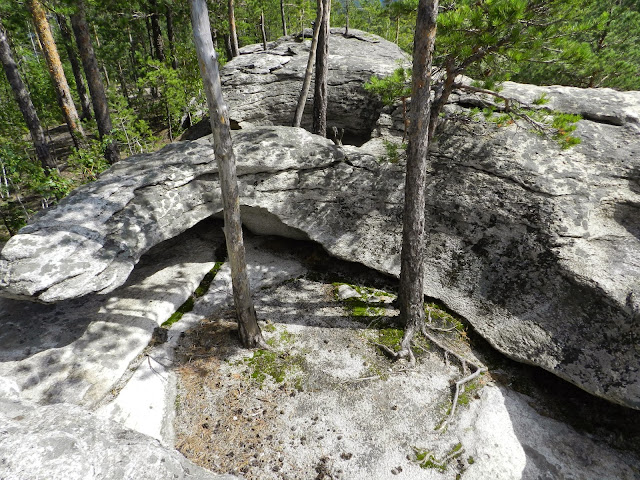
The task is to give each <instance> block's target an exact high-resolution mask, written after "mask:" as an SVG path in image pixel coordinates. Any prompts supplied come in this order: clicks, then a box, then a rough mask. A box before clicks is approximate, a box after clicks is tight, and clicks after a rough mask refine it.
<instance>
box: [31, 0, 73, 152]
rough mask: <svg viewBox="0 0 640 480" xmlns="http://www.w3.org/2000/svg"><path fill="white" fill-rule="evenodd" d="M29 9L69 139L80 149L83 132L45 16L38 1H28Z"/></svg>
mask: <svg viewBox="0 0 640 480" xmlns="http://www.w3.org/2000/svg"><path fill="white" fill-rule="evenodd" d="M29 8H30V10H31V14H32V16H33V22H34V25H35V28H36V32H37V34H38V38H39V40H40V44H41V45H42V52H43V53H44V58H45V60H46V62H47V67H48V68H49V74H50V75H51V80H52V81H53V85H54V87H55V90H56V95H57V97H58V103H59V105H60V108H61V109H62V114H63V115H64V119H65V122H66V123H67V126H68V128H69V133H71V137H72V138H73V143H74V145H75V146H76V148H80V147H82V144H83V140H84V130H83V129H82V125H81V124H80V119H79V118H78V112H77V110H76V106H75V105H74V104H73V98H72V97H71V92H70V91H69V84H68V83H67V77H65V75H64V70H63V69H62V63H60V55H59V54H58V49H57V47H56V44H55V41H54V40H53V35H52V34H51V28H50V27H49V22H48V20H47V16H46V14H45V11H44V8H43V7H42V4H41V3H40V1H39V0H29Z"/></svg>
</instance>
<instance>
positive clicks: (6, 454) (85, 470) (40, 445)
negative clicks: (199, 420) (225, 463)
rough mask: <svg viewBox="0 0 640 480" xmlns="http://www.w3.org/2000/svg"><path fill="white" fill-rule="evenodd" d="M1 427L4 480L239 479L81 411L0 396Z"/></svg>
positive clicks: (0, 464) (0, 465) (0, 461)
mask: <svg viewBox="0 0 640 480" xmlns="http://www.w3.org/2000/svg"><path fill="white" fill-rule="evenodd" d="M3 382H5V383H6V381H5V380H3V379H1V378H0V384H2V383H3ZM0 425H1V427H0V478H6V479H36V478H47V479H50V480H76V479H77V480H85V479H87V478H105V479H140V480H142V479H148V480H157V479H160V478H174V479H185V480H186V479H192V480H232V479H234V478H237V477H234V476H230V475H215V474H213V473H211V472H209V471H207V470H205V469H203V468H201V467H198V466H197V465H195V464H193V463H191V462H190V461H189V460H187V459H186V458H184V457H183V456H182V455H180V454H179V453H178V452H176V451H175V450H172V449H168V448H167V447H164V446H162V445H161V444H160V442H158V441H157V440H154V439H152V438H150V437H147V436H145V435H142V434H140V433H138V432H134V431H132V430H126V429H124V428H123V427H122V426H120V425H119V424H117V423H115V422H112V421H109V420H105V419H102V418H100V417H98V416H96V415H93V414H92V413H91V412H89V411H88V410H86V409H84V408H82V407H79V406H77V405H72V404H65V403H58V404H55V405H47V406H37V405H35V404H33V403H30V402H28V401H25V400H22V399H20V398H19V395H17V394H13V395H10V396H5V395H2V394H1V392H0Z"/></svg>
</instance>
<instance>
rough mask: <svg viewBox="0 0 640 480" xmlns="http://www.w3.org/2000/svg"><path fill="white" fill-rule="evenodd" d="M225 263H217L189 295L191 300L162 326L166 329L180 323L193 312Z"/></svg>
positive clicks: (186, 301) (180, 307) (187, 300)
mask: <svg viewBox="0 0 640 480" xmlns="http://www.w3.org/2000/svg"><path fill="white" fill-rule="evenodd" d="M222 265H223V262H216V263H215V265H214V266H213V268H212V269H211V270H209V271H208V272H207V274H206V275H205V276H204V278H203V279H202V280H201V281H200V284H199V285H198V286H197V288H196V289H195V290H194V292H193V294H191V295H189V298H187V299H186V300H185V302H184V303H183V304H182V305H180V306H179V307H178V309H177V310H176V311H175V312H174V313H173V314H172V315H171V316H170V317H169V318H168V319H167V320H166V321H164V322H163V323H162V326H163V327H165V328H168V327H170V326H171V325H173V324H174V323H176V322H177V321H179V320H180V319H181V318H182V316H183V315H184V314H185V313H188V312H190V311H191V310H193V306H194V304H195V301H196V299H197V298H200V297H202V296H203V295H204V294H205V293H207V291H208V290H209V287H210V286H211V282H213V279H214V278H215V277H216V275H217V274H218V271H219V270H220V268H221V267H222Z"/></svg>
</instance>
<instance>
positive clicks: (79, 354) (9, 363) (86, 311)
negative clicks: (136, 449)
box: [0, 223, 224, 406]
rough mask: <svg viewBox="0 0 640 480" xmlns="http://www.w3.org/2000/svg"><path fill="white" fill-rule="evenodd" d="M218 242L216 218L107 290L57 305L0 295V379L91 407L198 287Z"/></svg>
mask: <svg viewBox="0 0 640 480" xmlns="http://www.w3.org/2000/svg"><path fill="white" fill-rule="evenodd" d="M223 243H224V236H223V234H222V230H221V228H220V226H219V224H218V223H214V227H211V226H206V225H205V226H204V227H200V228H198V227H196V229H194V230H192V231H189V232H188V233H186V234H184V235H181V236H178V237H176V238H175V239H173V240H171V241H169V242H167V243H165V244H163V245H159V246H158V247H156V248H155V249H153V251H152V252H150V254H149V255H148V256H147V257H145V258H144V259H143V260H142V261H141V262H140V264H139V265H138V268H137V269H136V271H135V272H134V273H133V274H132V275H131V277H130V278H129V280H128V281H127V283H126V284H125V285H123V286H122V287H120V288H118V289H117V290H116V291H114V292H113V293H112V294H111V295H109V296H105V295H87V296H85V297H82V298H80V299H75V300H67V301H62V302H59V303H57V304H55V305H44V304H37V303H33V302H30V301H24V300H23V301H19V300H12V299H6V298H2V299H0V312H1V314H0V376H7V377H11V378H13V379H14V380H15V381H16V382H17V384H18V385H19V386H20V389H21V390H22V394H23V396H24V398H26V399H30V400H32V401H36V402H39V403H59V402H66V403H75V404H82V405H86V406H94V405H96V404H97V403H99V402H100V401H101V400H102V399H103V398H104V396H105V395H107V393H108V392H109V391H110V390H111V389H112V388H114V387H115V386H116V383H117V382H118V381H119V380H120V378H121V377H122V376H123V375H125V374H126V372H127V369H128V368H129V365H130V364H131V362H132V361H134V359H136V357H138V356H139V355H140V354H141V352H142V351H143V350H144V349H145V348H146V347H147V345H148V344H149V342H150V340H151V338H152V334H153V331H154V329H155V328H157V327H159V326H160V324H162V322H164V321H165V320H167V319H168V318H169V316H170V315H171V314H172V313H173V312H175V311H176V309H177V308H178V307H179V306H180V305H181V304H182V303H184V301H185V300H186V299H187V297H188V296H189V295H190V294H191V293H192V292H193V290H194V289H195V288H196V287H197V286H198V283H200V280H202V278H203V277H204V275H205V274H206V273H207V272H208V271H209V270H211V268H212V267H213V265H214V262H215V250H216V248H218V247H219V246H221V245H222V244H223Z"/></svg>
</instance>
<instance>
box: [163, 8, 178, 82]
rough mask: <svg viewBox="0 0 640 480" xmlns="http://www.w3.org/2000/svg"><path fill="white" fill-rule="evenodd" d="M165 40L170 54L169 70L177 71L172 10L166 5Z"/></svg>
mask: <svg viewBox="0 0 640 480" xmlns="http://www.w3.org/2000/svg"><path fill="white" fill-rule="evenodd" d="M165 18H166V19H167V38H168V39H169V52H170V54H171V68H173V69H174V70H177V69H178V57H176V35H175V32H174V31H173V9H172V8H171V6H170V5H167V13H166V17H165Z"/></svg>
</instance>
